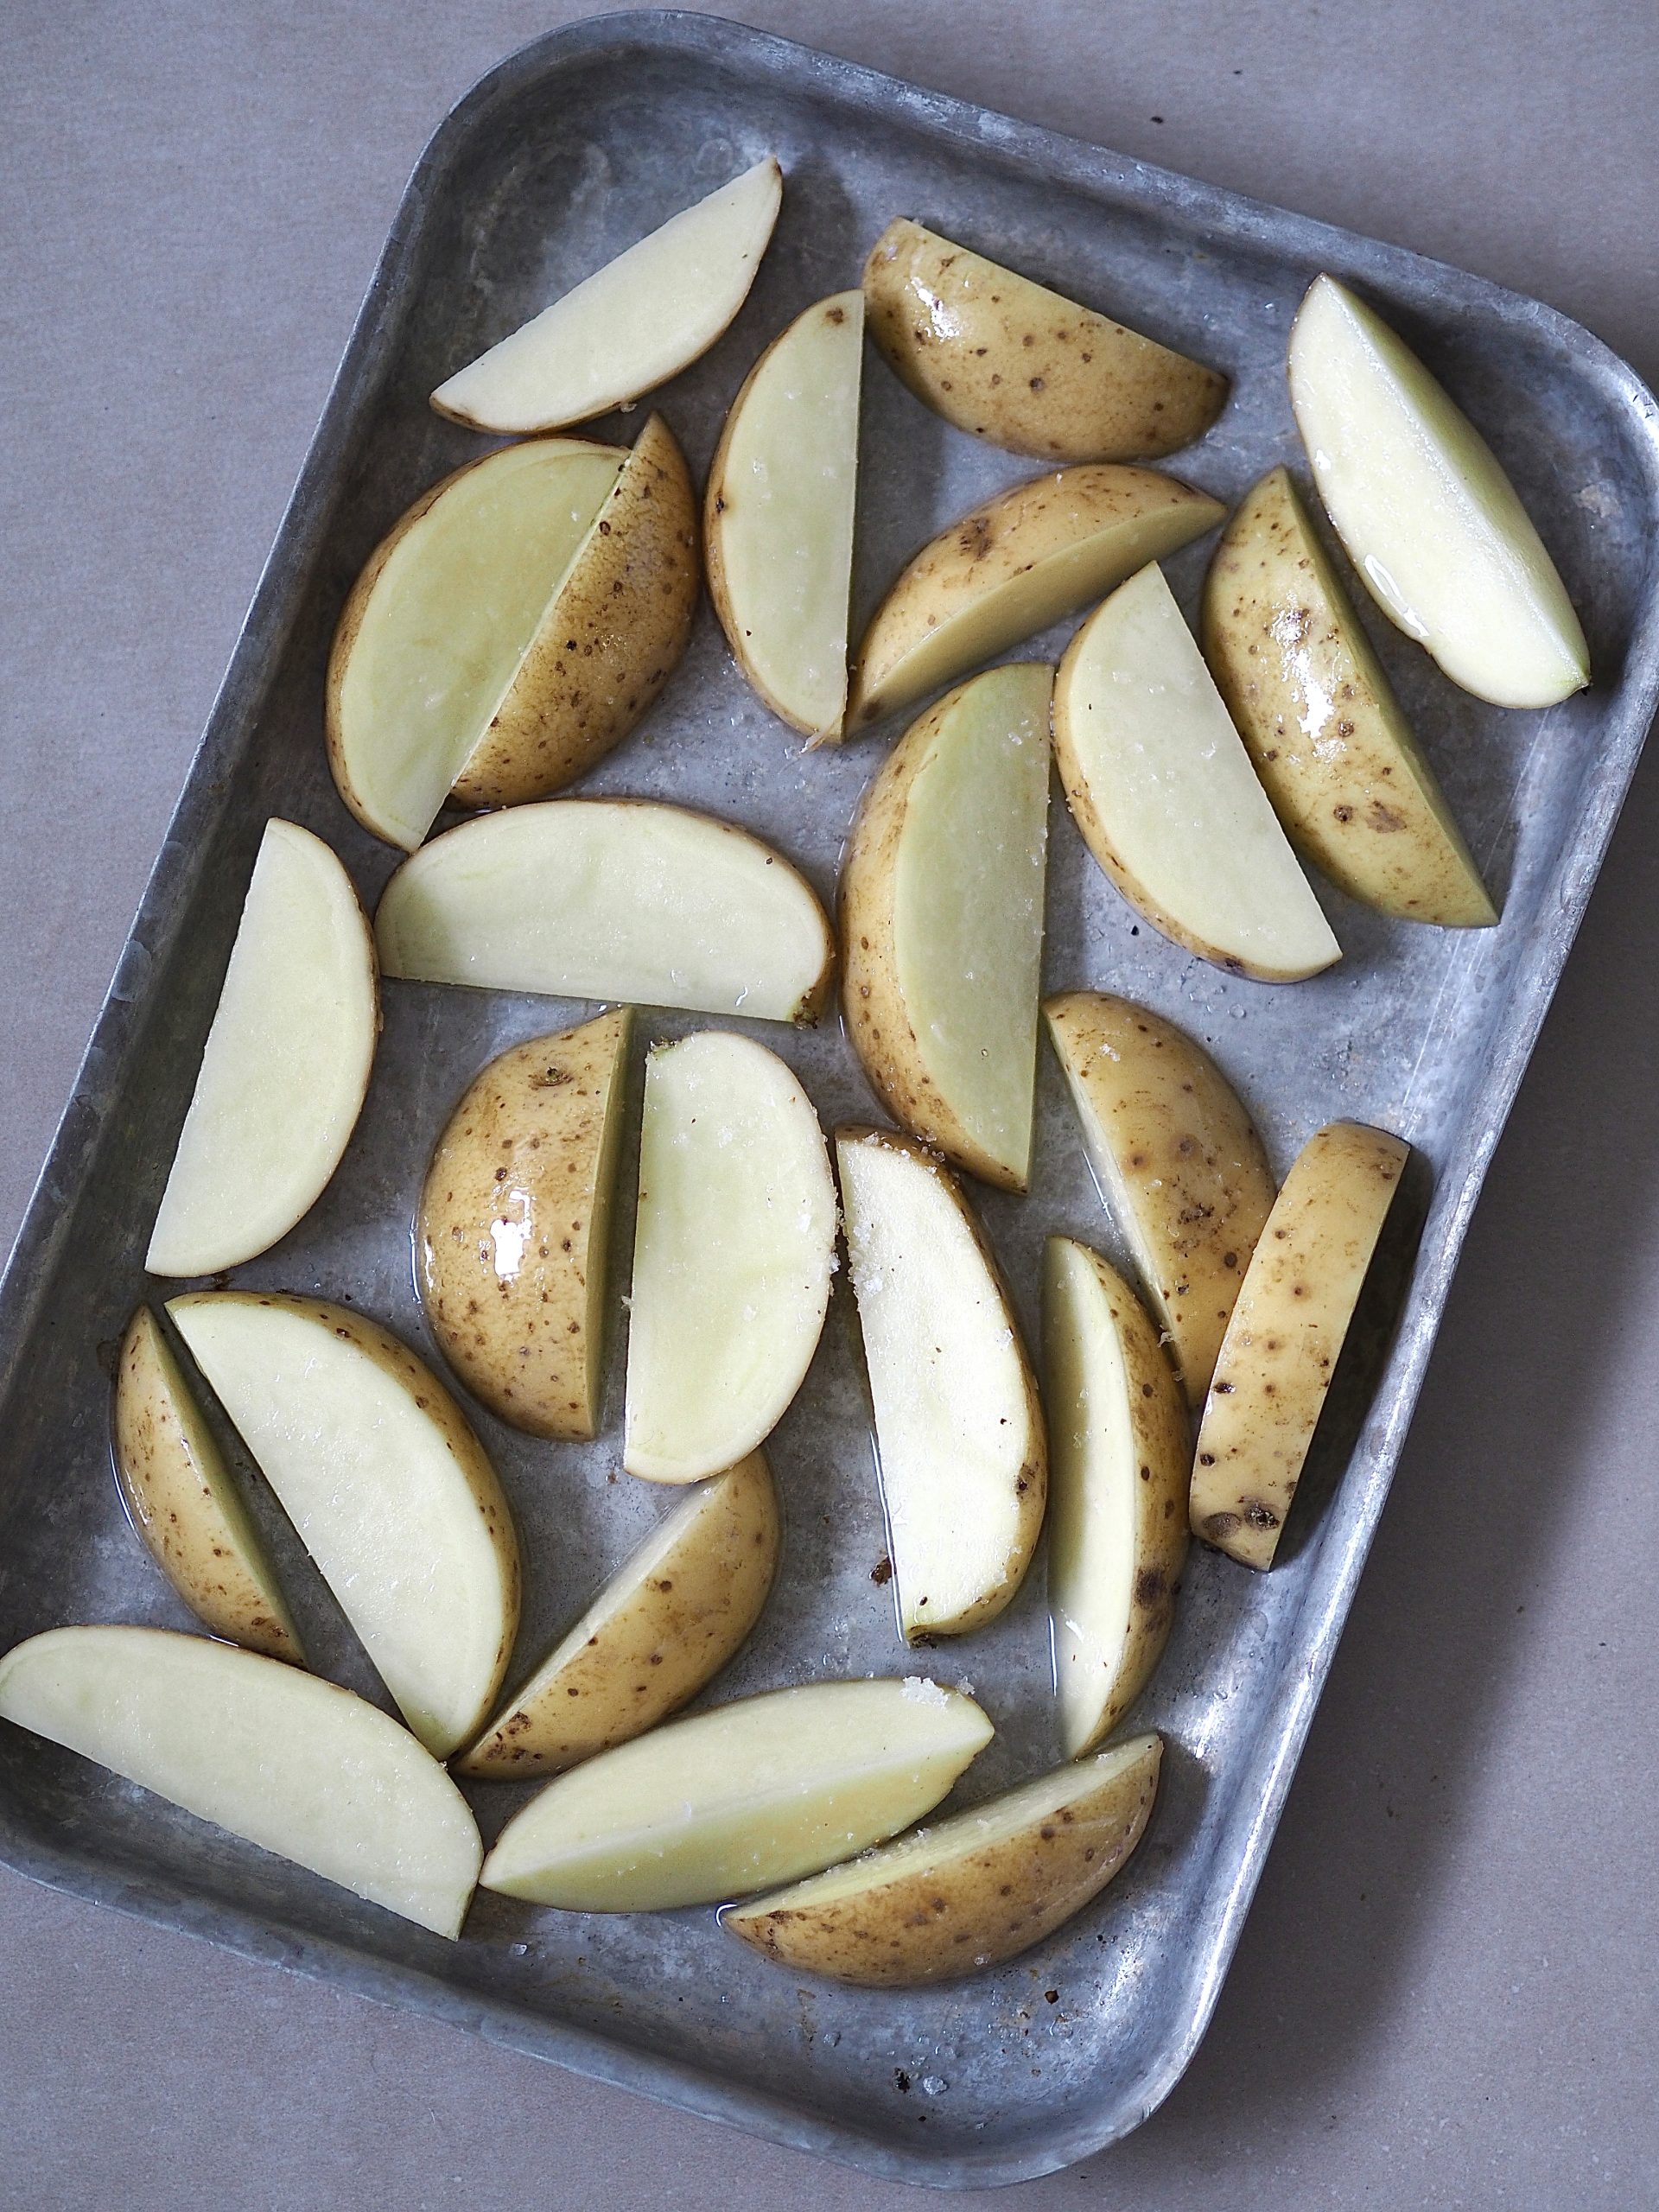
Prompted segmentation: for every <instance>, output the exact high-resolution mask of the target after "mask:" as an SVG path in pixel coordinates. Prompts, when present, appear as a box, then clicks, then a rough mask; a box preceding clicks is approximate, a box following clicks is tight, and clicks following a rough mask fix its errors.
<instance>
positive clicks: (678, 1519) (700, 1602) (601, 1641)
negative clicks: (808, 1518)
mask: <svg viewBox="0 0 1659 2212" xmlns="http://www.w3.org/2000/svg"><path fill="white" fill-rule="evenodd" d="M1181 1473H1182V1478H1183V1480H1185V1474H1186V1467H1185V1460H1183V1463H1182V1468H1181ZM1181 1526H1182V1529H1185V1526H1186V1523H1185V1520H1183V1521H1182V1523H1181ZM781 1533H782V1532H781V1529H780V1526H779V1518H778V1493H777V1491H776V1490H775V1488H774V1487H773V1484H772V1475H771V1472H770V1471H769V1470H768V1468H767V1465H766V1459H765V1458H764V1456H763V1455H762V1454H761V1453H760V1452H750V1454H749V1456H748V1458H747V1459H741V1460H740V1461H739V1462H738V1464H737V1465H736V1466H734V1467H729V1468H728V1470H727V1471H726V1472H725V1473H724V1474H723V1475H716V1476H715V1478H714V1480H713V1481H712V1482H709V1483H703V1484H700V1485H699V1486H698V1487H697V1488H696V1490H694V1491H691V1492H690V1495H689V1496H688V1497H685V1498H684V1499H683V1501H682V1502H681V1503H679V1504H678V1505H677V1506H676V1507H675V1509H674V1510H673V1511H672V1512H671V1514H669V1516H667V1518H666V1519H665V1520H664V1521H663V1522H661V1523H660V1524H659V1525H658V1527H657V1528H656V1529H653V1530H652V1533H651V1535H649V1536H648V1537H647V1538H646V1540H645V1542H644V1543H643V1544H642V1545H641V1546H640V1547H639V1550H638V1551H636V1552H635V1553H634V1554H633V1556H632V1559H630V1560H627V1561H626V1564H625V1565H624V1566H623V1567H621V1568H620V1571H619V1572H618V1573H616V1574H614V1575H613V1577H612V1578H611V1580H609V1581H608V1582H607V1584H606V1585H605V1587H604V1588H603V1589H602V1590H601V1592H600V1593H599V1595H598V1597H597V1598H595V1599H594V1602H593V1604H592V1605H589V1606H588V1610H587V1611H586V1612H585V1613H583V1615H582V1618H581V1619H580V1620H579V1621H578V1622H577V1623H576V1624H575V1627H574V1628H572V1629H571V1630H570V1631H569V1634H568V1635H566V1636H565V1637H562V1638H561V1640H560V1641H559V1643H556V1645H555V1646H554V1648H553V1649H552V1651H551V1652H550V1654H549V1655H548V1656H547V1657H546V1658H545V1659H544V1660H543V1662H542V1663H541V1665H540V1666H539V1667H538V1668H537V1669H536V1672H535V1673H534V1674H533V1675H531V1678H530V1680H529V1681H527V1682H526V1683H525V1684H524V1688H522V1689H521V1690H519V1691H518V1693H517V1694H516V1695H515V1696H513V1697H511V1698H509V1699H508V1700H507V1702H506V1704H505V1706H504V1707H503V1708H502V1710H501V1711H500V1712H499V1713H498V1714H497V1715H496V1717H495V1719H493V1720H492V1721H491V1723H490V1724H489V1726H488V1727H486V1729H485V1731H484V1732H483V1734H482V1735H481V1736H480V1738H479V1739H478V1741H477V1742H476V1743H475V1744H474V1745H473V1747H472V1749H471V1750H470V1751H467V1752H466V1753H464V1754H463V1756H462V1757H461V1758H459V1759H458V1760H456V1762H455V1770H456V1772H457V1773H458V1774H465V1775H471V1776H475V1777H477V1778H478V1779H480V1781H486V1782H488V1781H499V1782H524V1781H528V1780H529V1779H531V1777H533V1776H536V1775H540V1774H557V1773H559V1772H561V1771H562V1770H563V1769H564V1768H565V1767H569V1766H575V1764H577V1763H578V1761H580V1760H582V1759H585V1758H592V1757H593V1755H594V1752H595V1751H608V1750H609V1749H610V1748H611V1746H612V1745H613V1744H622V1743H626V1741H627V1740H628V1739H629V1738H630V1737H633V1736H642V1735H644V1733H645V1730H646V1729H647V1728H654V1727H655V1726H656V1725H657V1723H658V1721H659V1720H662V1719H666V1717H667V1716H668V1714H670V1713H673V1712H675V1711H677V1709H678V1707H681V1706H683V1704H684V1703H685V1701H686V1700H687V1699H688V1698H691V1697H695V1696H696V1694H697V1692H698V1691H699V1690H700V1689H702V1687H703V1686H704V1684H705V1683H707V1682H709V1681H713V1679H714V1677H715V1675H717V1674H718V1673H719V1672H720V1670H721V1668H722V1667H723V1666H724V1665H725V1664H726V1662H727V1661H728V1659H730V1658H731V1657H732V1656H734V1653H735V1652H736V1651H737V1650H738V1649H740V1648H741V1645H742V1643H743V1642H744V1640H745V1639H746V1637H747V1636H748V1633H749V1630H751V1629H752V1628H753V1626H754V1624H755V1622H756V1621H757V1620H758V1619H759V1618H760V1609H761V1607H762V1606H763V1605H765V1604H766V1593H767V1592H768V1591H769V1590H770V1589H771V1587H772V1575H773V1574H774V1573H775V1572H776V1570H777V1566H778V1547H779V1540H780V1536H781Z"/></svg>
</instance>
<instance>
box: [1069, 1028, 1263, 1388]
mask: <svg viewBox="0 0 1659 2212" xmlns="http://www.w3.org/2000/svg"><path fill="white" fill-rule="evenodd" d="M1043 1014H1044V1016H1045V1018H1046V1020H1047V1023H1048V1033H1049V1037H1050V1039H1051V1040H1052V1044H1053V1046H1054V1051H1055V1053H1056V1055H1057V1056H1058V1059H1059V1063H1060V1065H1061V1067H1062V1068H1064V1070H1065V1079H1066V1082H1067V1084H1069V1085H1070V1087H1071V1098H1072V1103H1073V1104H1074V1105H1075V1106H1076V1107H1077V1119H1078V1120H1079V1122H1081V1123H1082V1124H1083V1136H1084V1144H1085V1145H1086V1146H1087V1147H1088V1152H1089V1160H1090V1165H1091V1166H1092V1167H1093V1168H1094V1171H1095V1174H1096V1178H1097V1179H1098V1181H1099V1183H1100V1186H1101V1191H1102V1193H1103V1196H1104V1198H1105V1199H1106V1201H1107V1204H1108V1205H1109V1206H1110V1208H1111V1211H1112V1216H1113V1218H1114V1219H1115V1220H1116V1223H1117V1225H1118V1228H1119V1230H1120V1231H1121V1232H1122V1236H1124V1238H1125V1239H1126V1241H1127V1242H1128V1246H1129V1249H1130V1251H1131V1253H1132V1254H1133V1255H1134V1258H1135V1268H1136V1271H1137V1272H1138V1274H1140V1277H1141V1284H1142V1286H1143V1287H1144V1288H1145V1290H1146V1293H1147V1297H1148V1298H1149V1299H1150V1300H1151V1301H1152V1308H1153V1311H1154V1313H1155V1314H1156V1315H1157V1316H1158V1319H1159V1320H1160V1323H1161V1325H1162V1327H1163V1332H1164V1338H1165V1341H1166V1344H1167V1345H1168V1347H1169V1351H1170V1355H1171V1357H1172V1358H1173V1361H1174V1363H1175V1370H1176V1373H1177V1374H1178V1375H1179V1376H1180V1378H1181V1381H1182V1383H1183V1384H1184V1385H1185V1390H1186V1396H1187V1402H1188V1404H1189V1405H1191V1406H1192V1407H1193V1408H1195V1409H1196V1408H1198V1407H1199V1406H1201V1405H1202V1404H1203V1403H1204V1396H1205V1391H1206V1390H1208V1389H1209V1388H1210V1377H1211V1375H1212V1374H1213V1373H1214V1371H1215V1365H1216V1355H1217V1352H1219V1351H1220V1350H1221V1340H1222V1338H1223V1336H1224V1334H1225V1332H1226V1328H1227V1322H1228V1319H1229V1317H1230V1314H1231V1313H1232V1310H1233V1307H1234V1305H1235V1303H1236V1300H1237V1298H1238V1287H1239V1285H1240V1283H1242V1282H1243V1280H1244V1270H1245V1268H1247V1267H1248V1266H1249V1259H1250V1255H1251V1253H1252V1252H1254V1251H1255V1243H1256V1239H1257V1238H1258V1237H1259V1236H1261V1234H1262V1223H1263V1222H1265V1221H1266V1219H1267V1217H1268V1211H1269V1210H1270V1209H1271V1207H1272V1205H1273V1198H1274V1183H1273V1173H1272V1171H1271V1169H1270V1168H1269V1167H1268V1155H1267V1154H1266V1152H1265V1151H1264V1150H1263V1149H1262V1140H1261V1138H1260V1137H1259V1136H1258V1135H1256V1133H1255V1124H1254V1122H1252V1121H1251V1120H1250V1117H1249V1114H1248V1113H1247V1112H1246V1111H1245V1109H1244V1105H1243V1101H1242V1100H1241V1099H1240V1097H1239V1096H1238V1094H1237V1092H1236V1090H1234V1089H1233V1087H1232V1085H1231V1084H1230V1083H1229V1082H1228V1080H1227V1078H1226V1077H1225V1076H1224V1075H1223V1073H1222V1072H1221V1070H1220V1069H1219V1068H1218V1067H1217V1065H1216V1064H1215V1062H1214V1061H1213V1060H1212V1059H1211V1057H1210V1055H1209V1054H1208V1053H1207V1052H1205V1049H1204V1047H1203V1046H1201V1045H1199V1044H1198V1043H1197V1042H1196V1040H1195V1039H1192V1038H1191V1037H1189V1036H1188V1035H1187V1034H1186V1033H1185V1030H1182V1029H1178V1028H1177V1027H1175V1025H1174V1023H1173V1021H1166V1020H1164V1019H1163V1017H1162V1016H1161V1015H1160V1014H1154V1013H1153V1012H1152V1010H1151V1008H1150V1007H1144V1006H1137V1005H1136V1004H1135V1001H1134V1000H1133V999H1120V998H1113V997H1111V996H1110V995H1108V994H1107V993H1104V992H1096V991H1062V992H1060V993H1059V994H1058V995H1057V996H1055V997H1053V998H1052V999H1046V1000H1045V1001H1044V1002H1043Z"/></svg>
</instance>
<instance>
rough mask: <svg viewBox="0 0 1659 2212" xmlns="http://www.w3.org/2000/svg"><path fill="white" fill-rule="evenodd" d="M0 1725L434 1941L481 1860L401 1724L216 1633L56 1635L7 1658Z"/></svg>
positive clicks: (456, 1911)
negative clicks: (64, 1752)
mask: <svg viewBox="0 0 1659 2212" xmlns="http://www.w3.org/2000/svg"><path fill="white" fill-rule="evenodd" d="M0 1719H4V1720H10V1721H12V1722H14V1723H15V1724H16V1726H18V1727H20V1728H28V1729H29V1730H31V1731H32V1732H34V1733H35V1735H37V1736H45V1737H47V1738H49V1739H50V1740H51V1741H52V1742H53V1743H54V1744H62V1745H66V1746H67V1748H68V1749H69V1750H70V1751H78V1752H79V1754H80V1756H81V1757H82V1758H88V1759H95V1760H96V1761H97V1762H98V1764H99V1765H100V1766H105V1767H108V1768H109V1769H110V1770H111V1773H114V1774H118V1775H121V1776H123V1777H124V1778H125V1779H126V1780H127V1781H129V1782H136V1783H138V1784H139V1785H140V1786H141V1787H142V1788H143V1789H153V1790H154V1791H155V1792H156V1796H158V1797H165V1798H166V1799H167V1800H168V1802H169V1803H171V1804H174V1805H180V1806H182V1807H183V1808H184V1810H185V1811H186V1812H187V1813H194V1815H196V1817H197V1819H198V1820H203V1821H213V1824H214V1826H215V1827H220V1828H223V1829H225V1830H226V1832H227V1833H228V1834H231V1835H237V1836H241V1837H244V1838H245V1840H247V1841H248V1842H250V1843H257V1845H258V1846H259V1847H261V1849H262V1850H265V1851H271V1852H275V1853H277V1857H278V1858H281V1859H292V1860H293V1861H294V1863H295V1864H296V1866H305V1867H308V1868H309V1869H310V1871H311V1872H313V1873H314V1874H321V1876H322V1877H323V1878H324V1879H325V1880H326V1881H330V1882H338V1883H339V1884H340V1886H341V1888H343V1889H347V1890H350V1891H352V1892H353V1895H354V1896H356V1897H366V1898H367V1899H368V1900H369V1901H370V1903H371V1904H378V1905H384V1906H385V1909H386V1910H387V1911H388V1912H395V1913H398V1914H400V1915H401V1916H402V1917H403V1918H404V1919H405V1920H412V1921H415V1922H416V1923H417V1924H418V1925H419V1926H421V1927H423V1928H429V1929H432V1930H433V1931H434V1933H435V1934H436V1935H439V1936H458V1935H459V1934H460V1933H461V1922H462V1920H463V1919H465V1917H466V1915H467V1905H468V1904H470V1902H471V1900H472V1895H473V1888H474V1884H475V1882H476V1881H477V1879H478V1869H479V1863H480V1860H481V1859H482V1858H483V1856H484V1851H483V1846H482V1844H481V1843H480V1840H479V1834H478V1829H477V1827H476V1825H475V1824H474V1820H473V1816H472V1814H471V1813H470V1812H469V1811H468V1810H467V1801H466V1799H465V1798H464V1797H463V1796H461V1792H460V1790H459V1789H456V1787H455V1785H454V1783H453V1782H452V1781H451V1780H450V1779H449V1777H448V1775H447V1774H446V1773H445V1772H444V1770H443V1769H442V1767H441V1766H440V1765H439V1764H438V1763H437V1761H436V1760H435V1758H432V1757H431V1756H430V1755H429V1753H428V1752H426V1751H423V1750H422V1749H421V1746H420V1745H418V1744H417V1743H416V1740H415V1738H413V1737H412V1736H411V1735H410V1733H409V1732H408V1731H407V1729H404V1728H400V1727H399V1726H397V1722H396V1721H395V1720H393V1719H390V1718H389V1717H388V1715H387V1714H385V1713H382V1712H380V1711H379V1710H378V1707H374V1706H372V1705H369V1704H367V1703H365V1700H363V1699H362V1698H360V1697H353V1694H352V1693H351V1692H350V1691H349V1690H343V1689H340V1688H339V1687H338V1686H337V1685H336V1684H334V1682H324V1681H318V1679H317V1678H316V1676H315V1675H306V1674H302V1673H301V1672H300V1670H299V1669H297V1668H296V1667H283V1666H280V1665H278V1663H277V1661H276V1660H274V1659H268V1658H265V1657H263V1656H260V1655H259V1654H257V1653H256V1652H252V1651H238V1650H237V1649H234V1647H233V1646H232V1645H230V1644H228V1643H210V1642H209V1641H208V1640H207V1637H201V1636H179V1635H176V1634H175V1633H174V1631H173V1630H170V1629H159V1628H56V1629H48V1630H47V1632H46V1634H45V1635H44V1636H34V1637H30V1638H29V1641H28V1643H20V1644H17V1645H16V1646H15V1647H14V1648H13V1649H11V1650H10V1651H9V1652H7V1653H6V1655H5V1656H4V1658H3V1659H0Z"/></svg>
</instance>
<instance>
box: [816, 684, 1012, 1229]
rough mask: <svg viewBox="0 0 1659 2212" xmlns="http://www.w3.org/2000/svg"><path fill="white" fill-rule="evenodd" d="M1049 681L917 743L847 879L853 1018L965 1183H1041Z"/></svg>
mask: <svg viewBox="0 0 1659 2212" xmlns="http://www.w3.org/2000/svg"><path fill="white" fill-rule="evenodd" d="M1052 689H1053V677H1052V671H1050V670H1049V669H1047V668H1046V667H1042V666H1040V665H1037V664H1031V663H1020V664H1016V665H1014V666H1013V667H1006V668H993V669H988V670H987V671H986V673H985V674H984V675H983V676H977V677H974V679H973V680H972V682H971V683H964V684H963V686H962V687H961V688H960V690H956V691H952V692H951V693H950V695H949V696H947V697H946V698H944V699H943V700H941V701H940V702H939V704H938V706H937V707H934V708H932V709H931V710H930V711H929V712H928V713H927V714H925V715H923V717H922V719H921V720H920V721H918V722H916V723H915V724H913V725H912V728H910V729H908V730H907V731H906V733H905V735H904V736H903V738H902V739H901V740H900V741H899V743H898V744H897V745H896V746H895V747H893V751H892V753H889V755H888V756H887V761H886V762H885V764H884V765H883V766H882V768H881V770H880V773H879V774H878V775H877V777H876V779H875V780H874V783H873V784H871V785H870V786H869V789H868V791H867V792H866V793H865V797H864V802H863V804H862V806H861V808H860V810H859V815H858V819H857V821H856V822H855V823H854V825H853V835H852V839H851V842H849V846H848V849H847V857H846V860H845V861H844V862H843V864H842V876H841V942H842V1006H843V1007H844V1008H845V1010H846V1016H847V1033H848V1035H849V1037H850V1038H851V1039H852V1042H853V1046H854V1049H855V1052H857V1054H858V1057H859V1058H860V1059H861V1061H862V1062H863V1065H864V1072H865V1073H866V1075H868V1077H869V1079H870V1082H871V1084H872V1085H873V1086H874V1090H875V1091H876V1093H877V1095H878V1096H879V1097H880V1099H881V1101H882V1103H884V1104H885V1105H886V1107H887V1109H888V1111H889V1112H890V1113H891V1114H892V1115H893V1117H894V1119H895V1120H896V1121H899V1122H902V1123H903V1124H904V1126H905V1128H907V1129H908V1130H910V1131H911V1133H912V1135H915V1136H918V1137H920V1138H921V1139H922V1140H923V1141H924V1142H925V1143H928V1144H931V1145H933V1146H935V1147H937V1148H938V1150H939V1151H940V1152H942V1153H944V1155H945V1157H946V1158H947V1159H948V1160H954V1161H955V1162H956V1163H957V1166H960V1167H965V1168H967V1169H968V1170H969V1173H972V1174H975V1175H978V1176H981V1177H982V1178H983V1179H984V1180H985V1181H986V1182H988V1183H995V1184H998V1185H1001V1187H1002V1188H1003V1189H1004V1190H1008V1191H1023V1190H1024V1189H1025V1187H1026V1183H1027V1178H1028V1176H1029V1173H1030V1169H1031V1126H1032V1106H1033V1090H1034V1087H1035V1084H1036V1077H1037V999H1038V992H1039V985H1040V977H1041V969H1042V957H1043V882H1044V864H1045V861H1046V856H1047V847H1048V708H1049V695H1050V693H1051V692H1052Z"/></svg>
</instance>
